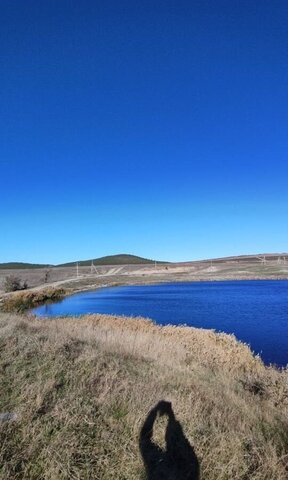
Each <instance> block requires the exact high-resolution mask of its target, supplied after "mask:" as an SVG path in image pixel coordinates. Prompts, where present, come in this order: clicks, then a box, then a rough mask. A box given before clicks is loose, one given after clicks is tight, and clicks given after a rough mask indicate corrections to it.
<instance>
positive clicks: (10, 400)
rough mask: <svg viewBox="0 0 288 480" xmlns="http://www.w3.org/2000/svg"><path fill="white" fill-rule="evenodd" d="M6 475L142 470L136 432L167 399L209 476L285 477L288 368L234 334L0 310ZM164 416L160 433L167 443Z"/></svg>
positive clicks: (105, 474) (1, 474)
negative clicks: (267, 362) (266, 360)
mask: <svg viewBox="0 0 288 480" xmlns="http://www.w3.org/2000/svg"><path fill="white" fill-rule="evenodd" d="M0 329H1V330H0V339H1V340H0V352H1V353H0V355H1V356H0V362H1V363H0V371H1V375H0V392H1V396H0V412H11V413H16V414H17V416H18V417H17V420H15V421H10V422H6V423H2V424H0V438H1V442H0V478H1V479H3V480H4V479H5V480H6V479H20V478H21V479H32V480H33V479H35V480H36V479H53V480H54V479H55V480H56V479H57V480H58V479H60V480H61V479H75V480H76V479H92V478H93V479H99V480H100V479H101V480H108V479H109V480H110V479H115V480H120V479H121V480H124V479H125V480H136V479H144V478H145V477H144V470H143V466H142V461H141V458H140V454H139V451H138V446H137V445H138V442H137V439H138V433H139V429H140V426H141V423H142V422H143V420H144V418H145V416H146V414H147V412H148V411H149V410H150V408H151V407H152V406H153V405H154V404H156V403H157V402H158V401H159V400H160V399H163V398H164V399H166V400H170V401H171V402H172V404H173V408H174V411H175V414H176V415H177V417H178V419H179V420H180V422H181V423H182V426H183V429H184V432H185V434H186V436H187V437H188V439H189V440H190V441H191V443H192V444H193V445H194V447H195V451H196V454H197V456H198V458H199V461H200V464H201V478H202V479H205V480H248V479H249V480H287V475H288V433H287V432H288V423H287V412H288V371H287V370H283V371H277V370H275V369H273V368H266V367H265V366H264V365H263V363H262V362H261V360H260V359H259V358H255V357H253V356H252V354H251V352H250V350H249V348H248V347H247V346H246V345H243V344H241V343H239V342H237V341H236V339H235V338H234V337H232V336H228V335H224V334H220V335H216V334H215V333H213V332H212V331H207V330H200V329H193V328H188V327H172V326H167V327H159V326H155V325H154V324H153V323H152V322H150V321H149V320H144V319H140V318H136V319H131V318H124V317H112V316H103V315H93V316H83V317H80V318H77V319H76V318H68V317H67V318H62V319H53V320H50V319H49V320H41V321H39V320H37V319H34V318H27V317H24V316H23V317H21V316H16V315H12V314H3V313H2V314H0ZM164 429H165V423H164V422H163V419H162V420H159V422H158V425H157V427H156V432H155V438H156V439H157V441H159V443H160V444H163V432H164Z"/></svg>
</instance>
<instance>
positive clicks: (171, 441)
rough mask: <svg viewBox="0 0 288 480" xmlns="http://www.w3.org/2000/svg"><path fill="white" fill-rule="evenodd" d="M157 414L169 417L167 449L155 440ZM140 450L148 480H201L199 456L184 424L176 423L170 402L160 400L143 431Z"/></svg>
mask: <svg viewBox="0 0 288 480" xmlns="http://www.w3.org/2000/svg"><path fill="white" fill-rule="evenodd" d="M157 414H159V415H160V416H162V415H167V417H168V423H167V427H166V433H165V441H166V450H163V449H161V448H160V447H159V446H158V445H156V444H155V443H154V442H153V440H152V437H153V426H154V422H155V420H156V418H157ZM139 447H140V452H141V455H142V458H143V462H144V465H145V470H146V475H147V480H199V478H200V468H199V462H198V459H197V456H196V454H195V452H194V449H193V447H192V446H191V445H190V443H189V441H188V440H187V438H186V437H185V435H184V433H183V430H182V427H181V424H180V423H179V422H178V421H177V420H176V418H175V415H174V412H173V410H172V405H171V403H170V402H166V401H165V400H161V401H160V402H159V403H157V405H156V406H155V407H154V408H152V410H150V412H149V413H148V415H147V417H146V420H145V422H144V424H143V426H142V428H141V431H140V436H139Z"/></svg>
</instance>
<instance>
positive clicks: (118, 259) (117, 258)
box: [57, 253, 168, 267]
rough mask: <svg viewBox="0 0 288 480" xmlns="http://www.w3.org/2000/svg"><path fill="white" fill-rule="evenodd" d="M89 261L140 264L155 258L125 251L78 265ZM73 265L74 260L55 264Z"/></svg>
mask: <svg viewBox="0 0 288 480" xmlns="http://www.w3.org/2000/svg"><path fill="white" fill-rule="evenodd" d="M91 262H93V263H94V265H141V264H143V263H154V262H155V260H150V259H148V258H143V257H137V256H136V255H128V254H125V253H122V254H119V255H108V256H106V257H100V258H91V259H90V260H82V261H79V262H78V263H79V266H82V267H85V266H88V265H91ZM158 263H168V262H158ZM72 265H73V266H74V265H75V262H69V263H62V264H60V265H57V267H71V266H72Z"/></svg>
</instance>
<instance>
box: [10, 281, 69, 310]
mask: <svg viewBox="0 0 288 480" xmlns="http://www.w3.org/2000/svg"><path fill="white" fill-rule="evenodd" d="M66 294H67V291H66V290H65V289H64V288H53V287H50V288H43V289H41V290H28V291H25V292H13V293H11V294H9V295H6V296H5V297H4V298H3V299H2V302H1V310H2V311H4V312H7V313H13V312H15V313H23V312H25V311H26V310H29V309H31V308H34V307H37V306H38V305H43V304H44V303H47V302H57V301H58V300H61V299H62V298H64V297H65V295H66Z"/></svg>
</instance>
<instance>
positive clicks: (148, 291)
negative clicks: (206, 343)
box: [33, 280, 288, 366]
mask: <svg viewBox="0 0 288 480" xmlns="http://www.w3.org/2000/svg"><path fill="white" fill-rule="evenodd" d="M33 312H34V313H35V314H36V315H38V316H61V315H82V314H86V313H108V314H117V315H135V316H138V315H140V316H143V317H149V318H152V319H153V320H155V321H156V322H157V323H159V324H162V325H166V324H174V325H179V324H187V325H191V326H194V327H203V328H213V329H215V330H217V331H223V332H226V333H234V334H235V335H236V337H237V338H238V339H240V340H242V341H244V342H246V343H249V344H250V345H251V348H252V350H253V351H254V352H255V353H259V354H261V356H262V358H263V360H264V361H265V362H266V363H275V364H277V365H279V366H284V365H286V364H287V363H288V280H273V281H269V280H261V281H254V280H247V281H225V282H193V283H165V284H163V283H162V284H160V285H145V286H143V285H142V286H129V287H127V286H126V287H113V288H105V289H98V290H96V291H92V292H82V293H78V294H76V295H72V296H71V297H67V298H65V299H64V300H62V301H61V302H58V303H55V304H50V305H44V306H41V307H38V308H36V309H34V310H33Z"/></svg>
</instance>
